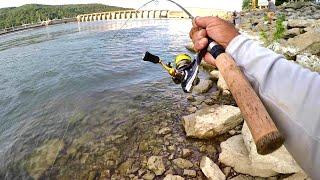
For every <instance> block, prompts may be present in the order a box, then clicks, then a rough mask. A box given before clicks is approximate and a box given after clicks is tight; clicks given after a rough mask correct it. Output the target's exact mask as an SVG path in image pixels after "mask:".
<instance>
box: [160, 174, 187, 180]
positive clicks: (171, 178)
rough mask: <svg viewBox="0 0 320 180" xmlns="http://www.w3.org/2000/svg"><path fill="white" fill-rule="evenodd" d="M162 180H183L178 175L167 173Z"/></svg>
mask: <svg viewBox="0 0 320 180" xmlns="http://www.w3.org/2000/svg"><path fill="white" fill-rule="evenodd" d="M163 180H184V178H183V177H181V176H178V175H172V174H168V175H166V177H164V179H163Z"/></svg>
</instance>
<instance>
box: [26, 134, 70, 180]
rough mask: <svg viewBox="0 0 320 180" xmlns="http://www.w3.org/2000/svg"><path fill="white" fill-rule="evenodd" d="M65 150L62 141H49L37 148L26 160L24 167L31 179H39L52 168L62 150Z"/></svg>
mask: <svg viewBox="0 0 320 180" xmlns="http://www.w3.org/2000/svg"><path fill="white" fill-rule="evenodd" d="M63 148H64V142H63V140H60V139H52V140H47V141H45V142H44V143H43V145H41V146H40V147H38V148H36V149H35V150H34V151H33V153H32V154H31V155H30V156H29V158H28V159H27V160H26V162H25V164H24V167H25V169H26V170H27V172H28V173H29V175H30V176H31V177H33V178H34V179H39V178H40V177H41V175H42V174H43V173H44V172H45V171H46V170H47V169H48V168H50V167H51V166H52V165H53V164H54V162H55V160H56V157H57V155H58V154H59V152H60V150H61V149H63Z"/></svg>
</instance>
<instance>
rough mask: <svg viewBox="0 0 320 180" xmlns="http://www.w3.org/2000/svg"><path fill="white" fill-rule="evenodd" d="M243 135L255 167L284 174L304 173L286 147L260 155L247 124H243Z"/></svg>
mask: <svg viewBox="0 0 320 180" xmlns="http://www.w3.org/2000/svg"><path fill="white" fill-rule="evenodd" d="M242 135H243V140H244V144H245V146H246V149H247V150H248V152H249V157H250V160H251V162H252V165H253V166H254V167H256V168H260V169H266V170H273V171H275V172H278V173H282V174H289V173H297V172H301V171H302V169H301V168H300V167H299V166H298V164H297V163H296V162H295V160H294V159H293V158H292V156H291V155H290V154H289V152H288V151H287V149H286V148H285V147H284V146H281V148H280V149H278V150H276V151H275V152H273V153H271V154H268V155H260V154H258V153H257V147H256V145H255V143H254V141H253V138H252V135H251V133H250V130H249V127H248V126H247V124H246V123H244V124H243V127H242Z"/></svg>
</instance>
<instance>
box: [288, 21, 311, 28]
mask: <svg viewBox="0 0 320 180" xmlns="http://www.w3.org/2000/svg"><path fill="white" fill-rule="evenodd" d="M315 22H316V21H315V20H314V19H289V20H288V28H305V27H308V26H311V25H313V24H314V23H315Z"/></svg>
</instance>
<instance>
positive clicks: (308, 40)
mask: <svg viewBox="0 0 320 180" xmlns="http://www.w3.org/2000/svg"><path fill="white" fill-rule="evenodd" d="M287 45H288V46H289V47H292V48H295V49H296V51H297V54H300V53H303V52H305V53H311V54H320V29H319V30H313V31H308V32H306V33H304V34H300V35H298V36H296V37H294V38H291V39H288V44H287Z"/></svg>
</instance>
